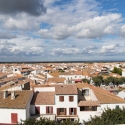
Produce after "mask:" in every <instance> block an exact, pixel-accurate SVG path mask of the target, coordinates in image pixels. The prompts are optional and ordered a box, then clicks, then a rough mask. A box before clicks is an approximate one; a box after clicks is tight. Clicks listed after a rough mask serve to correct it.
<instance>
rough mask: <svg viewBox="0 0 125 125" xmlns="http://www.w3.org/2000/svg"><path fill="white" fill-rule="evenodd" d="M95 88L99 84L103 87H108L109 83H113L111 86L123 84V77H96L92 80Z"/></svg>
mask: <svg viewBox="0 0 125 125" xmlns="http://www.w3.org/2000/svg"><path fill="white" fill-rule="evenodd" d="M92 80H93V82H94V84H95V86H100V85H101V84H104V85H109V83H113V85H117V86H118V85H120V84H123V83H125V77H121V78H116V77H111V76H109V77H107V78H105V79H104V78H103V76H96V77H93V78H92Z"/></svg>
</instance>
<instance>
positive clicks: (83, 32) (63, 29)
mask: <svg viewBox="0 0 125 125" xmlns="http://www.w3.org/2000/svg"><path fill="white" fill-rule="evenodd" d="M120 21H121V15H120V14H108V15H105V16H96V17H94V18H92V19H87V20H86V21H81V22H78V23H77V24H75V25H72V26H70V25H67V24H62V23H61V24H59V23H57V24H55V25H54V26H53V27H51V28H50V29H41V30H40V31H39V34H40V35H41V37H42V38H53V39H57V40H64V39H67V38H69V37H75V38H79V39H80V38H90V39H94V38H102V37H104V36H106V35H113V34H117V31H118V30H119V28H118V27H119V22H120ZM97 24H98V25H97ZM117 35H118V34H117Z"/></svg>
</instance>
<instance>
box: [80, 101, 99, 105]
mask: <svg viewBox="0 0 125 125" xmlns="http://www.w3.org/2000/svg"><path fill="white" fill-rule="evenodd" d="M99 105H100V104H99V102H98V101H80V102H79V103H78V106H99Z"/></svg>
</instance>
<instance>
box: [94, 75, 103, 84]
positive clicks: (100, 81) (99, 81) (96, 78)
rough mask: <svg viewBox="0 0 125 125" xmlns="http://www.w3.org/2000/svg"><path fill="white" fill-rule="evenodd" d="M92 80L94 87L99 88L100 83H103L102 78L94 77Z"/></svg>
mask: <svg viewBox="0 0 125 125" xmlns="http://www.w3.org/2000/svg"><path fill="white" fill-rule="evenodd" d="M92 80H93V81H94V84H95V86H100V85H101V83H103V82H104V80H103V77H102V76H95V77H93V78H92Z"/></svg>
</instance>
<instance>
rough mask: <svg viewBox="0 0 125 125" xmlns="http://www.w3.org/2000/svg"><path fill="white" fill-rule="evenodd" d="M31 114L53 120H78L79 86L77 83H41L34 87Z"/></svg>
mask: <svg viewBox="0 0 125 125" xmlns="http://www.w3.org/2000/svg"><path fill="white" fill-rule="evenodd" d="M34 92H35V93H34V96H33V99H32V102H31V108H30V109H31V114H32V116H36V117H47V118H50V119H52V120H56V119H62V120H65V119H67V118H71V119H72V120H77V119H78V115H77V102H78V95H77V88H76V86H75V85H64V84H63V85H51V86H50V85H43V86H42V85H41V87H40V86H39V87H34Z"/></svg>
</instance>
